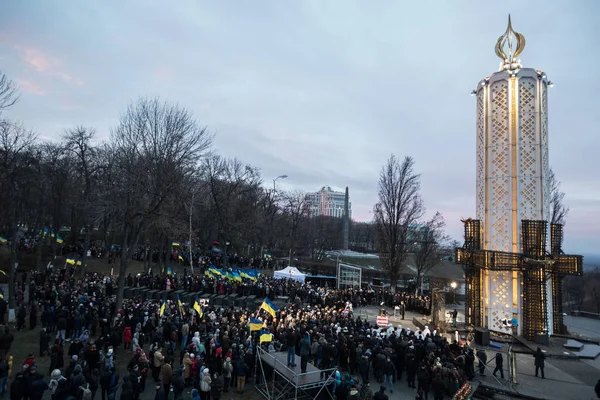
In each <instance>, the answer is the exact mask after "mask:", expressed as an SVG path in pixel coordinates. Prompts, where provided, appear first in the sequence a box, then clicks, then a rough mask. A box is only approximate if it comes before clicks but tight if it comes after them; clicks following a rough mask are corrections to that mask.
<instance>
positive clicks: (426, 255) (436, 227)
mask: <svg viewBox="0 0 600 400" xmlns="http://www.w3.org/2000/svg"><path fill="white" fill-rule="evenodd" d="M445 226H446V222H445V221H444V217H443V216H442V214H440V213H439V212H436V213H435V215H434V216H433V217H432V218H431V219H430V220H428V221H427V222H425V224H423V225H422V226H417V227H415V228H414V229H411V232H410V236H409V240H410V249H411V252H412V253H413V257H414V261H415V268H416V270H417V275H416V277H415V278H416V282H415V284H416V288H415V294H419V293H420V291H421V287H422V283H423V278H424V277H425V276H427V274H428V273H429V271H431V269H432V268H433V267H435V266H436V265H437V264H438V263H439V262H440V257H441V255H442V253H443V251H444V247H445V246H446V244H447V242H448V240H449V238H448V237H447V236H446V235H445V234H444V227H445Z"/></svg>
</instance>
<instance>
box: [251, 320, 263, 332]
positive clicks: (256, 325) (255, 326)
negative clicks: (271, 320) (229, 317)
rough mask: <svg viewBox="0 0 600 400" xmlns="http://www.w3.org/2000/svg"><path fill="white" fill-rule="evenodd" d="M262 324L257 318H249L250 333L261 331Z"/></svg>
mask: <svg viewBox="0 0 600 400" xmlns="http://www.w3.org/2000/svg"><path fill="white" fill-rule="evenodd" d="M262 326H263V322H262V321H261V320H260V319H258V318H250V332H254V331H260V330H261V329H262Z"/></svg>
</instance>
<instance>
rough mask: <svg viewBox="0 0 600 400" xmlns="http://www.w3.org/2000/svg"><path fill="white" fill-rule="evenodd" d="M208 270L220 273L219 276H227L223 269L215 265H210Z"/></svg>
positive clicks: (215, 273) (214, 273) (216, 273)
mask: <svg viewBox="0 0 600 400" xmlns="http://www.w3.org/2000/svg"><path fill="white" fill-rule="evenodd" d="M208 270H209V271H210V272H211V274H213V275H218V276H220V277H223V278H224V277H225V276H227V275H226V274H225V273H224V272H223V271H221V270H220V269H218V268H216V267H215V266H214V265H211V266H210V267H208Z"/></svg>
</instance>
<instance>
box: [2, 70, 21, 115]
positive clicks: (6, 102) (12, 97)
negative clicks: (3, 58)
mask: <svg viewBox="0 0 600 400" xmlns="http://www.w3.org/2000/svg"><path fill="white" fill-rule="evenodd" d="M18 100H19V90H18V88H17V86H16V85H15V84H14V82H13V81H12V80H10V79H8V76H6V74H4V73H3V72H2V71H0V113H1V112H2V110H6V109H9V108H10V107H12V106H14V105H15V104H16V103H17V101H18Z"/></svg>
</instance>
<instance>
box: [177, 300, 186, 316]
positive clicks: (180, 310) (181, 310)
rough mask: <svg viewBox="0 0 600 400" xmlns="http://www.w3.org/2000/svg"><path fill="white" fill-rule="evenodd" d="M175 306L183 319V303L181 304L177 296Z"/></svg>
mask: <svg viewBox="0 0 600 400" xmlns="http://www.w3.org/2000/svg"><path fill="white" fill-rule="evenodd" d="M177 305H178V306H179V312H180V313H181V316H182V317H185V309H184V308H183V303H182V302H181V299H180V298H179V295H177Z"/></svg>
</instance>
